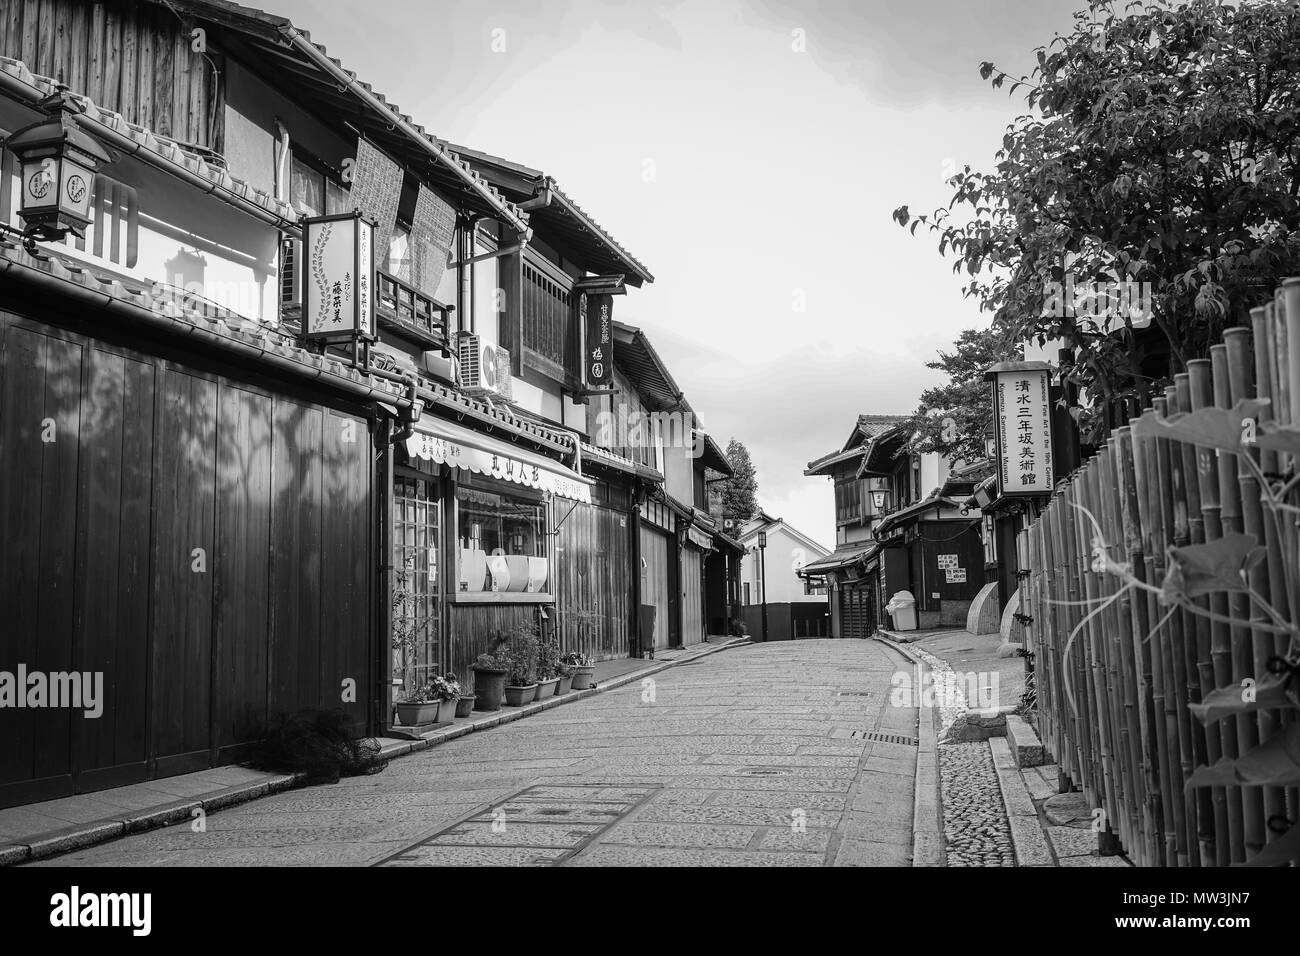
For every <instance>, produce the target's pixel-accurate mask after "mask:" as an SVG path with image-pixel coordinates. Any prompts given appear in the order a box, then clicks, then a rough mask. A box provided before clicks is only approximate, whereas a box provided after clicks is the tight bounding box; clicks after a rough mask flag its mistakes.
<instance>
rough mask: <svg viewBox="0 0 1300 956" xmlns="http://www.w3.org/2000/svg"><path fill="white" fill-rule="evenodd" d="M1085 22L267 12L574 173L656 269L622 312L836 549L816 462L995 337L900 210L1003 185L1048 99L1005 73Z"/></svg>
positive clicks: (932, 2)
mask: <svg viewBox="0 0 1300 956" xmlns="http://www.w3.org/2000/svg"><path fill="white" fill-rule="evenodd" d="M1085 5H1086V3H1085V0H1000V2H993V0H815V2H814V0H747V2H741V0H678V2H670V0H665V2H656V0H635V2H617V0H572V2H568V3H551V2H542V0H442V2H438V3H436V4H431V3H427V2H424V3H421V2H416V0H383V2H370V3H365V4H361V5H358V4H357V3H355V2H348V3H344V2H341V0H268V8H269V9H271V10H272V11H274V12H276V13H281V14H283V15H286V16H288V17H289V18H290V19H292V20H293V21H294V23H295V25H297V26H298V27H299V28H305V29H307V30H308V31H310V33H311V35H312V39H313V40H315V41H316V42H318V43H323V44H324V45H325V46H326V47H327V48H328V49H329V52H330V53H331V55H333V56H335V57H338V58H339V59H341V60H342V61H343V64H344V65H345V66H346V67H348V68H349V69H351V70H353V71H355V72H356V73H357V74H358V75H359V76H360V77H361V79H363V80H366V81H367V82H369V83H370V84H371V85H372V86H374V87H375V89H377V90H378V91H380V92H382V93H384V94H385V95H386V96H387V97H388V99H389V100H390V101H392V102H395V103H397V104H398V105H399V106H400V107H401V108H402V110H403V111H404V112H406V113H408V114H410V115H411V116H413V117H414V118H415V119H416V120H417V121H418V122H420V123H421V124H423V125H424V126H425V127H426V128H427V129H429V130H431V131H433V132H434V134H435V135H437V136H440V137H442V138H444V139H448V140H451V141H453V142H459V143H464V144H465V145H468V146H473V147H476V148H479V149H483V150H486V151H488V152H491V153H495V154H497V155H501V156H506V157H509V158H511V159H514V160H517V161H519V162H522V163H525V164H527V165H530V166H533V167H535V168H539V169H543V170H545V171H546V172H548V173H550V174H551V175H553V176H554V177H555V178H556V179H557V180H558V181H559V183H560V185H561V187H562V188H563V189H564V190H565V191H566V192H567V193H568V194H569V195H570V196H572V197H573V198H574V199H576V200H577V201H578V203H580V204H581V205H582V206H583V208H584V209H586V210H587V211H588V212H589V213H590V214H591V215H592V216H593V217H594V218H595V219H596V220H597V221H599V222H600V223H601V224H602V225H603V226H605V227H606V228H607V229H608V230H609V231H610V232H611V233H612V234H613V236H614V237H615V238H616V239H617V240H619V241H620V242H621V243H622V244H623V245H624V246H625V247H626V248H627V249H628V250H630V251H631V252H632V254H633V255H635V256H637V257H638V258H639V259H640V260H641V261H642V262H644V263H645V264H646V265H647V267H648V268H649V269H650V271H651V272H653V273H654V274H655V277H656V281H655V283H654V284H653V285H650V286H646V287H644V288H642V289H640V290H638V289H631V290H629V294H628V296H627V297H626V298H624V299H620V300H619V301H618V302H617V304H616V317H617V318H619V319H620V320H623V321H626V322H630V323H632V324H634V325H638V326H641V327H642V328H644V329H645V330H646V332H647V333H648V334H649V335H650V337H651V340H652V341H653V342H654V344H655V347H656V348H657V349H658V351H659V352H660V354H661V355H662V356H663V357H664V359H665V360H666V362H667V363H668V365H669V367H670V368H671V369H672V372H673V375H674V377H675V378H676V379H677V382H678V384H679V385H680V386H681V387H682V388H683V389H684V390H685V392H686V394H687V396H688V398H689V399H690V401H691V404H692V405H693V407H694V408H695V410H696V412H697V413H698V414H699V415H700V417H701V420H702V421H703V424H704V426H705V427H706V428H707V429H708V431H709V432H710V433H711V434H713V435H714V436H715V437H717V438H718V440H719V441H720V442H721V443H723V444H724V445H725V443H726V441H727V440H728V439H729V438H731V437H733V436H734V437H736V438H739V439H741V440H742V441H744V442H745V444H746V445H748V446H749V449H750V451H751V453H752V455H753V458H754V463H755V465H756V467H757V470H758V482H759V501H760V504H761V505H762V506H763V507H764V508H765V509H767V510H768V511H769V512H771V513H773V514H776V515H780V516H782V517H784V518H786V520H788V521H789V522H790V523H791V524H793V525H795V526H796V527H798V528H800V529H801V530H803V531H804V532H806V533H807V534H809V535H811V536H812V537H813V538H815V539H817V540H820V541H822V542H823V543H825V544H827V545H828V546H832V545H833V544H834V520H833V515H832V510H831V507H832V502H831V493H830V486H829V484H828V482H827V480H826V479H824V478H805V477H803V474H802V472H803V468H804V466H805V464H806V463H807V462H808V461H809V460H811V459H813V458H816V457H819V456H821V455H823V454H826V453H827V452H830V451H832V450H835V449H837V448H838V447H839V446H840V445H841V444H842V443H843V442H844V440H845V438H846V437H847V436H848V434H849V432H850V430H851V428H852V426H853V423H854V421H855V418H856V416H857V415H858V414H859V413H860V412H870V413H881V414H903V413H907V412H909V411H911V410H912V409H913V408H914V407H915V406H916V403H917V399H918V397H919V395H920V392H921V390H922V388H924V387H925V386H927V385H929V384H933V383H935V382H936V381H937V376H936V373H934V372H931V371H930V370H928V369H926V368H925V367H924V365H923V363H924V362H925V361H926V360H927V359H928V358H931V357H933V355H934V353H935V351H936V350H937V349H939V348H941V347H945V346H947V345H948V344H949V343H950V342H951V341H952V339H953V338H954V337H955V336H956V335H957V334H958V333H959V332H960V331H961V330H962V329H964V328H971V327H975V326H977V325H985V324H987V320H986V318H985V317H984V316H983V315H981V313H980V312H979V311H978V309H977V308H976V306H975V305H974V304H973V303H972V302H968V301H966V300H964V299H963V298H962V296H961V293H960V281H959V279H958V277H956V276H954V275H953V274H952V271H951V261H945V260H942V259H940V258H939V256H938V253H937V251H936V249H935V245H934V242H933V241H932V240H931V239H929V238H928V237H926V238H922V236H921V233H920V232H918V235H917V237H916V238H911V237H909V235H908V233H907V232H906V231H905V230H903V229H901V228H899V227H898V226H897V225H896V224H895V223H894V222H892V221H891V219H890V213H891V212H892V211H893V210H894V209H895V208H896V207H897V206H899V205H902V204H904V203H906V204H908V205H909V206H910V207H911V209H912V211H913V212H919V211H925V210H929V209H932V208H934V207H935V206H936V205H939V204H941V203H944V202H946V201H947V199H948V194H947V193H946V192H945V189H944V186H943V180H944V178H945V177H946V176H948V175H951V173H952V171H953V169H954V168H959V167H960V165H961V164H964V163H970V164H971V165H972V166H974V167H976V168H986V169H987V168H991V166H992V164H993V154H994V152H995V150H996V149H997V148H998V146H999V144H1000V140H1001V137H1002V134H1003V132H1004V130H1005V127H1006V124H1007V123H1008V122H1009V121H1010V120H1011V119H1012V118H1013V117H1014V116H1016V115H1017V114H1019V113H1021V112H1023V111H1024V103H1023V100H1022V99H1019V98H1018V99H1014V100H1013V99H1011V98H1009V97H1008V96H1007V94H1006V92H1005V90H993V89H991V88H990V87H989V85H988V84H987V83H985V82H983V81H981V80H980V78H979V74H978V68H979V64H980V62H981V61H983V60H993V61H995V62H996V63H997V64H998V65H999V66H1000V67H1003V68H1005V69H1007V70H1008V71H1009V72H1014V73H1016V74H1017V75H1019V74H1023V73H1028V72H1029V69H1030V67H1031V65H1032V63H1033V54H1032V51H1033V49H1034V48H1035V47H1036V46H1038V45H1040V44H1046V43H1047V42H1049V41H1050V40H1051V39H1052V37H1053V35H1054V34H1055V33H1057V32H1068V29H1069V26H1070V23H1071V19H1070V14H1071V12H1072V11H1073V10H1075V9H1078V8H1081V7H1083V6H1085ZM358 17H361V18H362V21H360V22H359V21H358ZM362 23H364V29H363V28H362ZM800 306H802V309H803V310H802V311H799V308H800Z"/></svg>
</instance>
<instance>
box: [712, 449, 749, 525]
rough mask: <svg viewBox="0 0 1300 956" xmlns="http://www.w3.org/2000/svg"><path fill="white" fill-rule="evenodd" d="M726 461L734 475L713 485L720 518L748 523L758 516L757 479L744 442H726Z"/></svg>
mask: <svg viewBox="0 0 1300 956" xmlns="http://www.w3.org/2000/svg"><path fill="white" fill-rule="evenodd" d="M727 461H728V462H729V463H730V464H731V470H732V471H733V472H734V474H733V475H732V476H731V477H730V478H724V479H723V480H722V481H719V482H717V483H716V484H715V485H713V487H714V488H716V489H717V492H716V493H717V495H718V498H719V499H720V501H721V506H722V516H723V517H724V518H736V519H738V520H740V521H748V520H749V519H750V518H752V517H754V515H756V514H758V479H757V478H756V477H755V472H754V462H753V461H752V460H751V459H750V457H749V449H748V448H746V447H745V443H744V442H741V441H737V440H736V439H734V438H733V439H731V440H730V441H728V442H727Z"/></svg>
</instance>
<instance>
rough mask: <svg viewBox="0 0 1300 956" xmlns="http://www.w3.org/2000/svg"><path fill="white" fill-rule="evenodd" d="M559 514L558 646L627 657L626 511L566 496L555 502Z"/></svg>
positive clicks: (628, 557)
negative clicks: (587, 503) (582, 502)
mask: <svg viewBox="0 0 1300 956" xmlns="http://www.w3.org/2000/svg"><path fill="white" fill-rule="evenodd" d="M571 505H572V506H573V510H572V511H570V510H569V509H570V506H571ZM557 514H558V518H557V521H560V522H562V523H561V524H560V525H559V534H558V538H557V548H558V553H557V561H556V582H557V583H556V602H557V608H556V610H557V612H558V613H557V617H558V620H559V636H560V647H561V649H562V650H564V651H566V652H568V651H581V652H582V653H584V654H588V655H590V656H592V657H595V658H597V659H598V660H608V659H610V658H616V657H626V656H627V655H628V652H629V644H628V628H629V622H630V616H629V615H630V604H631V535H630V531H629V523H628V520H627V514H626V512H620V511H618V510H615V509H610V508H601V507H597V506H595V505H584V504H574V503H572V502H568V501H564V502H561V503H560V504H558V505H557Z"/></svg>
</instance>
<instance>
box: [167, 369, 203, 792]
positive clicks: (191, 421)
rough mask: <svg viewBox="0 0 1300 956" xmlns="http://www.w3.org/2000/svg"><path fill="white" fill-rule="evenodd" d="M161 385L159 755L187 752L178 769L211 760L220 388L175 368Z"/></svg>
mask: <svg viewBox="0 0 1300 956" xmlns="http://www.w3.org/2000/svg"><path fill="white" fill-rule="evenodd" d="M158 384H159V387H158V396H157V411H156V417H157V422H158V429H157V442H156V448H157V454H156V456H155V462H154V464H155V470H154V519H155V528H156V531H155V534H154V546H153V577H154V596H155V599H154V602H153V625H152V629H151V638H152V645H153V646H152V651H153V667H152V675H153V727H152V730H153V753H154V755H155V757H156V758H157V759H158V760H160V761H162V760H164V759H166V758H182V761H183V763H182V764H179V765H173V764H169V765H168V769H169V770H175V769H177V767H178V766H183V765H188V764H191V763H192V764H193V765H194V766H203V765H206V762H207V753H208V747H209V739H208V729H209V726H210V722H211V719H212V713H211V703H212V695H211V690H212V687H211V684H212V574H213V568H214V561H215V556H216V555H215V547H214V545H215V542H214V519H215V513H214V509H215V485H214V482H215V468H216V462H215V457H216V429H217V386H216V383H215V382H213V381H210V380H208V379H203V378H199V377H197V376H194V375H190V374H188V373H186V372H183V371H178V370H175V369H170V368H169V369H165V370H164V371H163V373H162V375H161V376H160V378H159V383H158ZM199 549H201V551H202V553H201V554H197V553H196V551H198V550H199ZM200 567H202V568H203V569H204V570H196V569H197V568H200Z"/></svg>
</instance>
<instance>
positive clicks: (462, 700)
mask: <svg viewBox="0 0 1300 956" xmlns="http://www.w3.org/2000/svg"><path fill="white" fill-rule="evenodd" d="M476 700H478V698H477V697H475V696H474V695H472V694H471V695H468V696H463V697H458V698H456V716H457V717H468V716H469V715H470V714H472V713H474V702H475V701H476Z"/></svg>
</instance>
